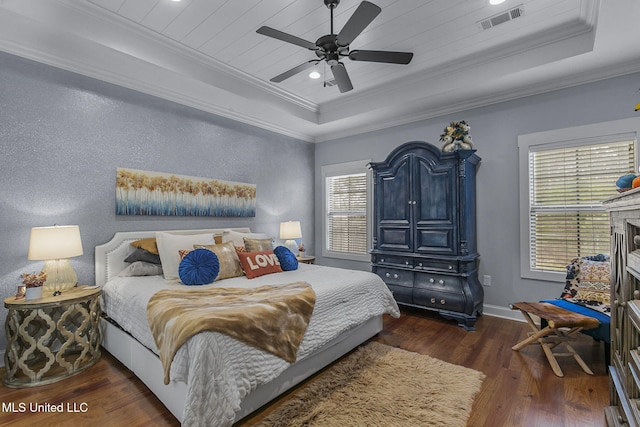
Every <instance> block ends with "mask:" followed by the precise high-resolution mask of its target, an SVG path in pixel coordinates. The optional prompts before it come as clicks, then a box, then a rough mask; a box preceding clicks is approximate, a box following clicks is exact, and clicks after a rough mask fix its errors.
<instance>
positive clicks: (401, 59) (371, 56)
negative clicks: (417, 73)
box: [349, 50, 413, 65]
mask: <svg viewBox="0 0 640 427" xmlns="http://www.w3.org/2000/svg"><path fill="white" fill-rule="evenodd" d="M412 58H413V53H411V52H391V51H388V50H352V51H351V52H350V53H349V59H351V60H352V61H368V62H384V63H387V64H405V65H406V64H408V63H409V62H411V59H412Z"/></svg>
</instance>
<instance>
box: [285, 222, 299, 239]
mask: <svg viewBox="0 0 640 427" xmlns="http://www.w3.org/2000/svg"><path fill="white" fill-rule="evenodd" d="M301 237H302V229H301V228H300V221H287V222H281V223H280V238H281V239H299V238H301Z"/></svg>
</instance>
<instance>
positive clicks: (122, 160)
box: [0, 53, 314, 364]
mask: <svg viewBox="0 0 640 427" xmlns="http://www.w3.org/2000/svg"><path fill="white" fill-rule="evenodd" d="M313 150H314V147H313V145H312V144H310V143H305V142H302V141H299V140H295V139H292V138H288V137H283V136H281V135H277V134H274V133H271V132H267V131H263V130H260V129H257V128H255V127H252V126H247V125H243V124H240V123H237V122H234V121H231V120H227V119H224V118H221V117H217V116H213V115H211V114H206V113H203V112H199V111H197V110H194V109H191V108H187V107H183V106H180V105H177V104H174V103H171V102H167V101H164V100H160V99H157V98H154V97H151V96H147V95H144V94H140V93H138V92H135V91H131V90H128V89H124V88H121V87H117V86H114V85H110V84H107V83H103V82H100V81H97V80H94V79H90V78H86V77H82V76H79V75H77V74H74V73H70V72H66V71H63V70H59V69H56V68H52V67H48V66H46V65H42V64H38V63H34V62H31V61H28V60H25V59H22V58H18V57H16V56H12V55H8V54H3V53H0V153H1V157H0V162H1V163H0V164H1V168H0V179H1V182H2V185H1V186H0V195H1V197H0V203H1V205H0V230H1V232H2V235H1V236H2V238H1V241H2V244H1V245H0V297H1V298H2V300H4V299H5V298H6V297H8V296H10V295H14V294H15V292H16V288H17V286H18V285H19V284H20V282H21V280H20V274H21V273H23V272H36V271H40V269H41V268H42V264H43V262H42V261H28V260H27V248H28V245H29V231H30V229H31V227H35V226H45V225H53V224H60V225H64V224H78V225H79V226H80V232H81V235H82V243H83V247H84V255H83V256H81V257H78V258H73V259H72V260H71V264H72V265H73V266H74V267H75V269H76V271H77V273H78V280H79V282H80V283H85V284H91V283H93V282H94V247H95V246H96V245H98V244H101V243H104V242H106V241H108V240H109V239H110V238H111V237H112V236H113V234H114V233H115V232H117V231H127V230H160V229H165V230H166V229H181V228H210V227H213V228H218V227H234V226H248V227H251V229H252V230H255V231H261V232H265V233H269V234H271V235H273V236H276V237H277V234H278V232H279V223H280V221H286V220H300V221H301V223H302V227H303V230H302V232H303V240H304V242H305V243H307V246H308V248H309V250H310V253H313V251H312V249H313V247H314V242H313V232H314V230H313V220H314V210H313V202H314V195H313V188H314V187H313V167H314V151H313ZM117 167H127V168H133V169H143V170H150V171H157V172H168V173H175V174H181V175H190V176H198V177H210V178H218V179H224V180H231V181H239V182H247V183H253V184H257V212H256V216H255V218H211V217H207V218H200V217H198V218H195V217H192V218H181V217H133V216H116V215H115V174H116V168H117ZM277 240H278V241H279V239H277ZM6 315H7V310H6V309H5V308H4V306H2V307H1V308H0V331H4V321H5V318H6ZM5 348H6V338H5V334H4V332H2V333H0V355H1V354H2V353H3V351H4V349H5ZM0 364H1V363H0Z"/></svg>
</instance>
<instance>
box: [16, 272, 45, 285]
mask: <svg viewBox="0 0 640 427" xmlns="http://www.w3.org/2000/svg"><path fill="white" fill-rule="evenodd" d="M46 281H47V273H45V272H44V271H41V272H40V273H34V274H29V273H22V283H23V284H24V285H25V286H26V287H27V289H29V288H37V287H40V286H42V285H44V282H46Z"/></svg>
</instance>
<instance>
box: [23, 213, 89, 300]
mask: <svg viewBox="0 0 640 427" xmlns="http://www.w3.org/2000/svg"><path fill="white" fill-rule="evenodd" d="M82 253H83V252H82V241H81V240H80V227H78V226H77V225H61V226H58V225H54V226H53V227H34V228H32V229H31V236H30V238H29V253H28V255H27V259H30V260H36V261H40V260H44V268H43V269H42V271H44V272H45V273H47V280H46V282H44V286H43V287H44V290H45V291H54V292H55V291H64V290H65V289H69V288H72V287H74V286H75V285H76V284H77V283H78V276H77V275H76V272H75V270H74V269H73V267H72V266H71V263H70V262H69V258H71V257H76V256H80V255H82Z"/></svg>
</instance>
